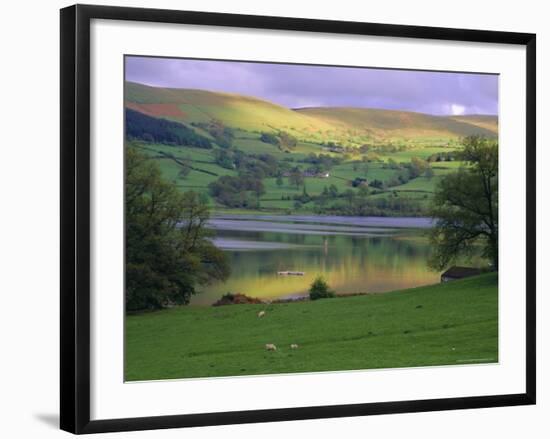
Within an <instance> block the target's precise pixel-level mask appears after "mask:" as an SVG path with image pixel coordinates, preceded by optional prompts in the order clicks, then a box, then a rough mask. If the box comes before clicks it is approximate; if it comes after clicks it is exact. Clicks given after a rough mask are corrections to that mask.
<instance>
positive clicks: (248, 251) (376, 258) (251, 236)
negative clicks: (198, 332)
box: [191, 215, 439, 305]
mask: <svg viewBox="0 0 550 439" xmlns="http://www.w3.org/2000/svg"><path fill="white" fill-rule="evenodd" d="M431 225H432V220H431V219H429V218H381V217H339V216H299V215H287V216H276V215H261V216H260V215H223V216H222V215H219V216H214V217H213V218H212V219H211V220H210V221H209V223H208V227H209V228H211V229H212V230H213V232H214V233H213V237H212V241H213V242H214V244H215V245H216V246H218V247H219V248H221V249H223V250H224V251H225V252H226V253H227V256H228V258H229V261H230V265H231V276H230V277H229V279H227V281H226V282H218V283H215V284H212V285H209V286H206V287H203V288H202V291H201V293H200V294H198V295H196V296H193V298H192V299H191V304H195V305H210V304H212V303H213V302H215V301H216V300H218V299H219V298H220V297H221V296H222V295H223V294H225V293H227V292H231V293H241V294H246V295H247V296H251V297H259V298H262V299H276V298H291V297H300V296H303V295H307V293H308V289H309V286H310V284H311V282H312V281H313V280H314V279H315V277H317V276H318V275H322V276H323V277H324V278H325V279H326V281H327V282H328V283H329V285H330V286H331V288H332V289H334V290H335V291H336V292H337V294H351V293H382V292H385V291H392V290H397V289H403V288H410V287H415V286H420V285H428V284H433V283H436V282H439V273H437V272H434V271H431V270H429V269H428V267H427V265H426V261H427V259H428V257H429V254H430V246H429V243H428V241H427V239H426V237H425V231H426V230H427V229H428V228H430V227H431ZM281 271H298V272H303V273H304V275H303V276H283V275H279V274H278V272H281Z"/></svg>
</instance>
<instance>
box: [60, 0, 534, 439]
mask: <svg viewBox="0 0 550 439" xmlns="http://www.w3.org/2000/svg"><path fill="white" fill-rule="evenodd" d="M93 19H105V20H131V21H141V22H158V23H180V24H194V25H208V26H225V27H240V28H255V29H275V30H292V31H302V32H311V33H315V32H324V33H333V34H355V35H371V36H384V37H406V38H417V39H435V40H447V41H465V42H484V43H503V44H513V45H520V46H525V47H526V60H527V62H526V66H525V68H526V79H527V81H526V82H527V89H526V97H527V101H526V109H527V111H526V115H525V117H526V134H525V135H526V146H527V151H526V153H527V198H526V201H527V210H526V218H527V228H526V240H527V241H526V242H527V249H526V252H527V253H526V254H527V260H526V269H527V272H526V274H527V277H526V278H527V284H526V294H527V297H526V322H527V327H526V357H525V364H526V376H525V389H526V391H525V393H518V394H507V395H494V396H476V397H460V398H445V399H429V400H414V401H393V402H383V403H366V404H346V405H333V406H316V407H299V408H283V409H269V410H252V411H238V412H223V413H219V412H218V413H201V414H181V415H173V416H151V417H140V418H128V419H105V420H90V395H91V392H90V360H91V358H90V214H91V209H90V21H91V20H93ZM60 24H61V41H60V44H61V65H60V67H61V75H60V76H61V78H60V79H61V114H60V122H61V127H60V130H61V224H60V226H61V273H60V274H61V304H60V305H61V322H60V324H61V350H60V355H61V358H60V361H61V371H60V372H61V388H60V393H61V404H60V411H61V413H60V414H61V416H60V425H61V429H63V430H66V431H69V432H72V433H76V434H81V433H99V432H114V431H129V430H145V429H161V428H174V427H194V426H208V425H220V424H240V423H251V422H272V421H288V420H303V419H315V418H327V417H347V416H365V415H374V414H387V413H405V412H426V411H437V410H452V409H471V408H482V407H497V406H515V405H527V404H535V400H536V351H535V345H536V340H535V336H536V333H535V327H536V321H535V317H536V316H535V301H536V297H535V286H536V271H535V257H536V248H535V242H536V235H535V234H536V228H535V225H536V224H535V216H536V215H535V214H536V211H535V209H536V206H535V199H536V187H535V181H536V177H535V169H536V162H535V158H536V152H535V144H536V122H535V119H536V116H535V111H536V103H535V99H536V97H535V94H536V77H535V75H536V73H535V70H536V68H535V67H536V36H535V35H534V34H530V33H514V32H496V31H485V30H466V29H447V28H437V27H424V26H403V25H389V24H376V23H359V22H345V21H329V20H312V19H303V18H288V17H266V16H253V15H234V14H221V13H207V12H194V11H193V12H191V11H175V10H159V9H141V8H126V7H110V6H89V5H75V6H70V7H67V8H64V9H62V10H61V21H60Z"/></svg>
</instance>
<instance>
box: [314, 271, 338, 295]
mask: <svg viewBox="0 0 550 439" xmlns="http://www.w3.org/2000/svg"><path fill="white" fill-rule="evenodd" d="M335 295H336V294H335V293H334V291H332V290H331V289H330V287H329V286H328V284H327V282H326V281H325V279H324V278H323V277H322V276H317V278H316V279H315V280H314V281H313V283H312V284H311V286H310V287H309V298H310V299H311V300H317V299H327V298H329V297H334V296H335Z"/></svg>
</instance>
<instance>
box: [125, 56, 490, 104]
mask: <svg viewBox="0 0 550 439" xmlns="http://www.w3.org/2000/svg"><path fill="white" fill-rule="evenodd" d="M126 79H127V80H129V81H135V82H140V83H143V84H148V85H153V86H160V87H174V88H198V89H205V90H213V91H224V92H230V93H240V94H245V95H251V96H256V97H258V98H262V99H267V100H269V101H272V102H276V103H278V104H281V105H284V106H286V107H290V108H296V107H312V106H353V107H372V108H386V109H396V110H409V111H419V112H423V113H430V114H498V76H496V75H480V74H469V73H449V72H428V71H407V70H384V69H371V68H348V67H323V66H309V65H289V64H262V63H249V62H248V63H247V62H227V61H201V60H185V59H173V58H145V57H127V58H126Z"/></svg>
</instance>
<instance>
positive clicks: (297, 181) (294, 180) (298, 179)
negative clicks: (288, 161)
mask: <svg viewBox="0 0 550 439" xmlns="http://www.w3.org/2000/svg"><path fill="white" fill-rule="evenodd" d="M288 182H289V183H290V184H291V185H293V186H296V188H299V187H300V186H302V185H303V184H304V176H303V175H302V171H301V170H300V168H298V167H295V168H293V169H292V170H291V171H290V175H289V176H288Z"/></svg>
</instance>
